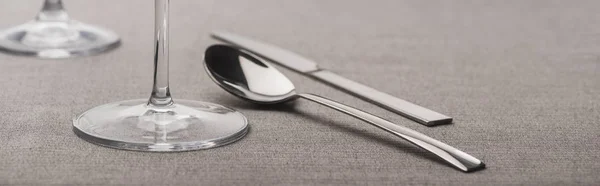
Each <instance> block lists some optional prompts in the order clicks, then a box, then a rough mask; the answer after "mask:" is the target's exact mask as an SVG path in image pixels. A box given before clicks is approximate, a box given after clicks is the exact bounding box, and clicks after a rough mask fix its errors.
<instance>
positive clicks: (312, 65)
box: [211, 31, 452, 126]
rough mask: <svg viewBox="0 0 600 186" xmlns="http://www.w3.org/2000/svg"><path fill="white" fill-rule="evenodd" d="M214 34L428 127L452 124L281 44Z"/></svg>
mask: <svg viewBox="0 0 600 186" xmlns="http://www.w3.org/2000/svg"><path fill="white" fill-rule="evenodd" d="M211 36H212V37H213V38H215V39H217V40H220V41H223V42H225V43H229V44H232V45H235V46H238V47H240V48H242V49H244V50H247V51H249V52H251V53H253V54H255V55H258V56H260V57H263V58H265V59H267V60H269V61H271V62H274V63H276V64H279V65H281V66H284V67H287V68H289V69H291V70H293V71H296V72H299V73H301V74H303V75H306V76H309V77H311V78H313V79H316V80H319V81H321V82H324V83H325V84H327V85H330V86H332V87H334V88H337V89H339V90H342V91H344V92H347V93H349V94H351V95H354V96H356V97H358V98H361V99H363V100H365V101H368V102H370V103H373V104H376V105H378V106H380V107H383V108H385V109H388V110H390V111H392V112H395V113H397V114H399V115H401V116H404V117H406V118H409V119H411V120H414V121H416V122H418V123H421V124H423V125H426V126H435V125H442V124H450V123H452V117H449V116H446V115H444V114H440V113H438V112H435V111H433V110H430V109H427V108H425V107H422V106H419V105H416V104H414V103H411V102H408V101H405V100H402V99H400V98H397V97H394V96H392V95H390V94H387V93H384V92H381V91H378V90H376V89H374V88H371V87H368V86H366V85H363V84H361V83H358V82H355V81H352V80H349V79H347V78H345V77H342V76H340V75H337V74H335V73H333V72H331V71H328V70H325V69H322V68H319V66H318V65H317V63H316V62H314V61H313V60H310V59H307V58H305V57H303V56H301V55H299V54H296V53H294V52H291V51H289V50H285V49H282V48H280V47H277V46H274V45H271V44H267V43H264V42H259V41H256V40H252V39H250V38H246V37H244V36H240V35H236V34H233V33H229V32H222V31H215V32H212V34H211Z"/></svg>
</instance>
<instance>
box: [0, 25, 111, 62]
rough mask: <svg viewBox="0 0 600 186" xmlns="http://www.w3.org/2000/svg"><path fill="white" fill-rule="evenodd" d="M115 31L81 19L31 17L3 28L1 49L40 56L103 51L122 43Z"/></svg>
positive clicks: (50, 56) (0, 40) (62, 55)
mask: <svg viewBox="0 0 600 186" xmlns="http://www.w3.org/2000/svg"><path fill="white" fill-rule="evenodd" d="M120 43H121V42H120V39H119V36H117V34H115V33H114V32H112V31H109V30H105V29H102V28H98V27H95V26H91V25H87V24H84V23H80V22H77V21H73V20H71V21H30V22H28V23H25V24H23V25H19V26H16V27H13V28H9V29H7V30H4V31H1V32H0V51H3V52H6V53H9V54H15V55H24V56H35V57H39V58H49V59H55V58H69V57H75V56H89V55H95V54H99V53H102V52H105V51H108V50H111V49H114V48H116V47H118V46H119V45H120Z"/></svg>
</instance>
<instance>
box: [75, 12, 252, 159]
mask: <svg viewBox="0 0 600 186" xmlns="http://www.w3.org/2000/svg"><path fill="white" fill-rule="evenodd" d="M169 1H170V0H155V30H154V31H155V34H154V36H155V44H154V52H155V57H154V86H153V89H152V94H151V95H150V99H139V100H129V101H120V102H115V103H109V104H105V105H101V106H98V107H95V108H92V109H90V110H88V111H86V112H84V113H82V114H81V115H78V116H76V117H75V119H74V120H73V130H74V132H75V133H76V134H77V135H78V136H79V137H81V138H83V139H84V140H87V141H89V142H91V143H95V144H98V145H102V146H106V147H112V148H118V149H127V150H137V151H159V152H169V151H188V150H197V149H205V148H211V147H217V146H220V145H225V144H228V143H232V142H234V141H236V140H239V139H241V138H242V137H244V136H245V134H246V133H247V131H248V122H247V120H246V117H245V116H244V115H242V114H241V113H239V112H237V111H235V110H233V109H230V108H227V107H224V106H221V105H217V104H213V103H206V102H200V101H190V100H179V99H176V100H173V99H172V98H171V93H170V91H169V40H168V37H169V29H168V28H169V22H168V18H169V17H168V15H169Z"/></svg>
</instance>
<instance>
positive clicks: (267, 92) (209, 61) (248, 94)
mask: <svg viewBox="0 0 600 186" xmlns="http://www.w3.org/2000/svg"><path fill="white" fill-rule="evenodd" d="M204 62H205V63H204V65H205V69H206V71H207V72H208V74H209V75H210V77H211V78H212V79H213V81H215V82H216V83H217V84H218V85H219V86H221V87H222V88H223V89H225V90H226V91H228V92H229V93H231V94H233V95H236V96H237V97H240V98H242V99H244V100H247V101H251V102H254V103H259V104H276V103H281V102H286V101H292V100H295V99H297V98H304V99H307V100H310V101H314V102H316V103H319V104H321V105H325V106H328V107H330V108H333V109H335V110H338V111H340V112H343V113H345V114H348V115H350V116H353V117H355V118H358V119H360V120H363V121H366V122H368V123H369V124H372V125H374V126H376V127H379V128H380V129H383V130H385V131H387V132H389V133H392V134H394V135H396V136H398V137H400V138H402V139H405V140H407V141H409V142H411V143H413V144H415V145H417V146H419V147H421V148H423V149H425V150H427V151H429V152H431V153H433V154H435V155H437V156H439V157H440V158H442V159H444V160H445V161H446V162H448V163H450V164H451V165H453V166H454V167H456V168H458V169H460V170H462V171H464V172H471V171H476V170H480V169H483V168H484V167H485V164H483V162H481V161H480V160H478V159H477V158H475V157H473V156H471V155H469V154H467V153H464V152H462V151H460V150H458V149H456V148H454V147H451V146H449V145H447V144H445V143H442V142H440V141H438V140H435V139H433V138H431V137H428V136H426V135H424V134H421V133H419V132H417V131H414V130H411V129H409V128H406V127H402V126H398V125H396V124H394V123H391V122H389V121H387V120H384V119H382V118H380V117H377V116H374V115H372V114H369V113H366V112H364V111H361V110H358V109H356V108H353V107H350V106H347V105H344V104H341V103H338V102H335V101H332V100H329V99H326V98H323V97H320V96H317V95H313V94H297V93H296V91H295V88H294V84H292V82H291V81H290V80H289V79H288V78H287V77H286V76H285V75H283V74H282V73H280V72H279V71H278V70H277V69H275V68H273V67H271V66H270V65H269V64H268V63H265V62H263V61H261V60H260V59H259V58H258V57H257V56H254V55H251V54H249V53H247V52H245V51H242V50H241V49H237V48H233V47H230V46H226V45H213V46H210V47H209V48H208V49H207V50H206V52H205V59H204Z"/></svg>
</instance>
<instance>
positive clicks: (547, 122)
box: [0, 0, 600, 185]
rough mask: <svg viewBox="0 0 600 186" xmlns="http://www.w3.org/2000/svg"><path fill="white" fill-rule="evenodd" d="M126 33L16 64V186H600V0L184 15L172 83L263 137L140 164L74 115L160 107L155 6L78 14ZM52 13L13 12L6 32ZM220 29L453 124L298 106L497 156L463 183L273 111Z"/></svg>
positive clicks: (2, 78) (348, 5) (357, 137)
mask: <svg viewBox="0 0 600 186" xmlns="http://www.w3.org/2000/svg"><path fill="white" fill-rule="evenodd" d="M65 5H66V6H67V8H68V10H69V13H70V15H71V16H72V17H73V18H75V19H78V20H80V21H84V22H87V23H93V24H96V25H100V26H103V27H106V28H110V29H112V30H114V31H116V32H117V33H119V35H120V36H122V39H123V45H122V47H120V48H119V49H117V50H115V51H112V52H109V53H106V54H103V55H98V56H93V57H84V58H75V59H66V60H38V59H34V58H28V57H20V56H12V55H6V54H0V85H1V86H2V91H1V93H0V99H1V100H2V101H1V102H0V113H1V114H0V143H1V144H0V185H4V184H16V185H21V184H24V185H30V184H32V185H46V184H76V185H82V184H126V185H135V184H147V185H171V184H172V185H219V184H221V185H288V184H293V185H296V184H297V185H313V184H318V185H320V184H331V185H346V184H360V185H363V184H368V185H400V184H402V185H404V184H406V185H422V184H427V185H430V184H431V185H488V184H490V185H492V184H493V185H496V184H523V185H597V184H599V182H600V177H599V176H598V172H600V161H599V160H600V11H598V7H600V1H597V0H589V1H568V2H567V1H546V0H509V1H443V0H440V1H417V0H414V1H413V0H376V1H366V0H365V1H359V0H352V1H346V0H301V1H300V0H298V1H282V0H252V1H247V0H174V1H172V13H171V16H172V17H171V21H172V22H171V23H172V24H171V25H172V26H171V31H172V32H171V34H172V41H171V85H172V93H173V96H174V97H175V98H176V99H177V98H181V99H184V98H185V99H193V100H203V101H210V102H216V103H220V104H223V105H226V106H229V107H232V108H235V109H238V110H240V111H241V112H243V113H244V114H245V115H246V116H247V117H248V118H249V120H250V125H251V131H250V133H249V134H248V135H247V136H246V137H245V138H244V139H242V140H241V141H239V142H237V143H234V144H231V145H228V146H224V147H220V148H215V149H210V150H203V151H194V152H184V153H141V152H132V151H122V150H115V149H109V148H103V147H100V146H96V145H93V144H90V143H87V142H85V141H83V140H81V139H79V138H78V137H76V136H75V135H74V134H73V132H72V129H71V118H72V117H73V116H74V115H76V114H77V113H80V112H82V111H84V110H86V109H89V108H91V107H94V106H97V105H100V104H104V103H108V102H114V101H119V100H126V99H136V98H145V97H147V96H149V94H150V89H151V83H152V80H151V77H152V76H151V75H152V74H151V71H152V68H153V67H152V59H153V57H152V45H153V43H152V33H153V31H152V27H153V18H154V17H153V13H154V12H153V11H154V9H153V3H152V1H150V0H126V1H124V0H82V1H65ZM40 6H41V0H1V2H0V28H6V27H9V26H11V25H16V24H20V23H22V22H25V21H27V20H28V19H30V18H32V17H33V16H34V15H35V14H36V11H37V10H38V9H39V7H40ZM211 30H226V31H231V32H234V33H238V34H241V35H246V36H249V37H253V38H256V39H259V40H263V41H268V42H271V43H274V44H277V45H279V46H282V47H284V48H288V49H291V50H293V51H296V52H298V53H300V54H303V55H305V56H308V57H310V58H312V59H315V60H316V61H318V62H319V63H320V65H322V66H323V67H324V68H328V69H332V70H333V71H335V72H338V73H339V74H341V75H343V76H346V77H349V78H350V79H354V80H357V81H359V82H362V83H364V84H367V85H371V86H372V87H374V88H377V89H380V90H382V91H384V92H387V93H390V94H393V95H396V96H398V97H400V98H403V99H406V100H409V101H412V102H414V103H417V104H420V105H422V106H425V107H428V108H430V109H433V110H436V111H438V112H441V113H444V114H447V115H449V116H453V117H454V118H455V122H454V124H452V125H445V126H439V127H429V128H428V127H425V126H422V125H420V124H417V123H415V122H413V121H410V120H408V119H405V118H403V117H400V116H398V115H395V114H393V113H391V112H389V111H387V110H384V109H381V108H379V107H377V106H374V105H372V104H370V103H367V102H364V101H361V100H359V99H357V98H354V97H352V96H349V95H346V94H344V93H342V92H340V91H337V90H335V89H332V88H330V87H327V86H325V85H323V84H320V83H318V82H315V81H313V80H311V79H307V78H305V77H302V76H300V75H298V74H296V73H294V72H291V71H288V70H284V69H282V70H283V72H284V73H285V74H286V75H289V76H290V78H291V79H292V81H293V82H294V83H296V85H297V88H298V90H299V91H303V92H312V93H316V94H320V95H323V96H326V97H331V98H335V99H336V100H339V101H341V102H344V103H347V104H349V105H352V106H355V107H358V108H361V109H364V110H366V111H369V112H371V113H373V114H376V115H379V116H382V117H383V118H386V119H388V120H390V121H393V122H395V123H397V124H399V125H403V126H407V127H410V128H412V129H415V130H417V131H420V132H422V133H425V134H427V135H430V136H431V137H434V138H437V139H439V140H441V141H444V142H446V143H448V144H450V145H453V146H455V147H457V148H458V149H461V150H464V151H465V152H467V153H469V154H472V155H473V156H475V157H478V158H480V159H482V160H483V161H484V162H486V164H487V165H488V168H487V169H485V170H483V171H478V172H474V173H470V174H466V173H462V172H460V171H457V170H456V169H453V168H452V167H450V166H448V165H446V164H445V163H443V162H442V161H439V160H438V159H436V158H435V157H434V156H432V155H430V154H429V153H427V152H425V151H423V150H420V149H418V148H416V147H415V146H413V145H411V144H410V143H407V142H406V141H403V140H401V139H398V138H396V137H394V136H392V135H390V134H388V133H386V132H383V131H381V130H379V129H377V128H375V127H372V126H370V125H367V124H365V123H364V122H361V121H359V120H357V119H354V118H351V117H348V116H346V115H344V114H341V113H338V112H335V111H333V110H330V109H328V108H324V107H322V106H319V105H317V104H314V103H310V102H307V101H298V102H297V104H296V105H294V106H280V107H274V108H264V107H262V108H260V109H258V108H257V107H255V106H254V105H252V104H249V103H245V102H243V101H241V100H239V99H237V98H235V97H233V96H231V95H229V94H228V93H226V92H224V91H223V90H221V89H220V88H219V87H217V86H216V85H215V84H214V83H212V81H211V80H210V79H209V78H208V76H207V75H206V73H205V72H204V71H203V68H202V61H201V59H202V56H203V52H204V49H205V48H206V47H207V46H208V45H210V44H212V43H214V41H213V40H211V39H210V38H209V37H208V33H209V32H210V31H211Z"/></svg>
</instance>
